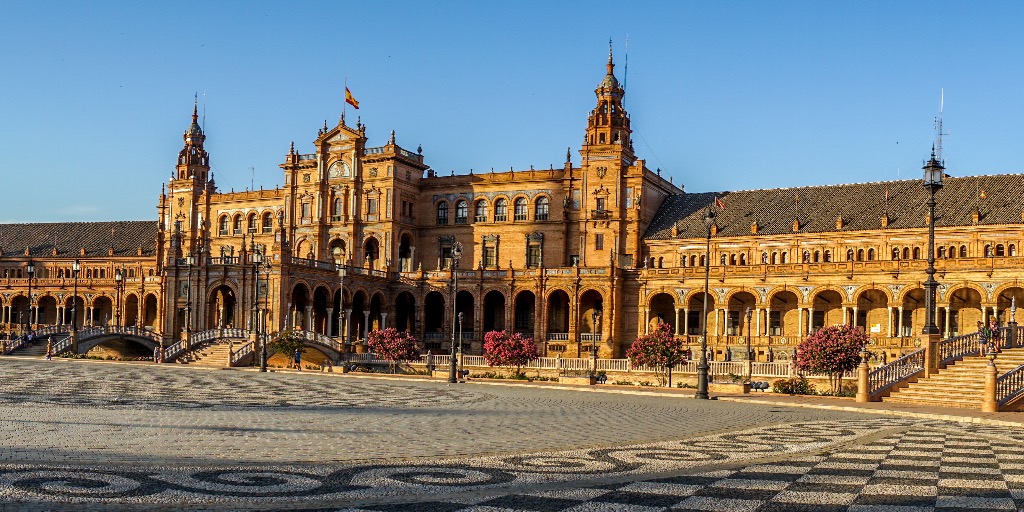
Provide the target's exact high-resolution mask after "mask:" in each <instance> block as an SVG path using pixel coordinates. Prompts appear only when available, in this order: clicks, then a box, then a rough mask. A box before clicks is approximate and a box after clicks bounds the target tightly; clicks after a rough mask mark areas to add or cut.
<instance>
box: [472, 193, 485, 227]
mask: <svg viewBox="0 0 1024 512" xmlns="http://www.w3.org/2000/svg"><path fill="white" fill-rule="evenodd" d="M473 221H474V222H487V201H485V200H483V199H481V200H479V201H477V202H476V206H475V207H474V208H473Z"/></svg>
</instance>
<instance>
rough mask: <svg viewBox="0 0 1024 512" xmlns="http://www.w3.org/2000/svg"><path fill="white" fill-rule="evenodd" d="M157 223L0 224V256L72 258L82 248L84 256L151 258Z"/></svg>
mask: <svg viewBox="0 0 1024 512" xmlns="http://www.w3.org/2000/svg"><path fill="white" fill-rule="evenodd" d="M156 235H157V221H155V220H143V221H113V222H47V223H33V224H0V255H2V256H6V257H11V256H24V255H25V249H26V248H28V250H29V254H30V255H31V256H33V257H41V258H42V257H47V258H48V257H53V249H54V247H56V248H57V256H58V257H75V256H77V255H79V254H80V250H81V249H82V248H84V249H85V255H86V256H93V257H95V256H106V255H108V254H109V251H110V248H111V247H113V248H114V255H115V256H135V255H138V252H139V248H140V247H141V248H142V254H143V255H145V256H152V255H153V254H155V251H156Z"/></svg>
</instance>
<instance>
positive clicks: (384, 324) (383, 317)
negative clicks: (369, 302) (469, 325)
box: [380, 311, 465, 329]
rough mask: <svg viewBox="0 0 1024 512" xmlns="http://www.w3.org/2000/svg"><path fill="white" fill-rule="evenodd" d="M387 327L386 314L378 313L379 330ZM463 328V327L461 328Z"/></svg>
mask: <svg viewBox="0 0 1024 512" xmlns="http://www.w3.org/2000/svg"><path fill="white" fill-rule="evenodd" d="M387 326H388V314H387V313H386V312H384V311H381V312H380V328H381V329H386V328H387ZM463 327H465V326H463Z"/></svg>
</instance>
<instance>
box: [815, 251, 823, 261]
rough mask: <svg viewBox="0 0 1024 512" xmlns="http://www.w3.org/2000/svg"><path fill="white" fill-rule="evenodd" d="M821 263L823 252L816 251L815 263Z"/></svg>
mask: <svg viewBox="0 0 1024 512" xmlns="http://www.w3.org/2000/svg"><path fill="white" fill-rule="evenodd" d="M819 261H821V251H814V262H815V263H818V262H819Z"/></svg>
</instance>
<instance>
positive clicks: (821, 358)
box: [796, 325, 868, 394]
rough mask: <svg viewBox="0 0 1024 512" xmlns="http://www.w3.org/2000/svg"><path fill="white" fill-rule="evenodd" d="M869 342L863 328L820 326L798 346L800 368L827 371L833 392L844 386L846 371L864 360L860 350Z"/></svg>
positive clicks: (797, 361)
mask: <svg viewBox="0 0 1024 512" xmlns="http://www.w3.org/2000/svg"><path fill="white" fill-rule="evenodd" d="M867 343H868V335H867V334H866V333H865V332H864V330H863V329H860V328H857V327H851V326H849V325H832V326H829V327H823V328H821V329H818V331H817V332H815V333H814V334H812V335H810V336H808V337H807V339H805V340H804V341H802V342H800V345H798V346H797V347H796V368H797V370H799V371H800V372H801V373H803V372H808V373H824V374H826V375H828V382H829V385H830V386H831V388H832V394H835V393H837V392H838V391H839V390H840V389H842V383H843V373H845V372H848V371H852V370H854V369H856V368H857V365H858V364H860V351H861V349H863V348H864V346H865V345H867Z"/></svg>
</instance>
